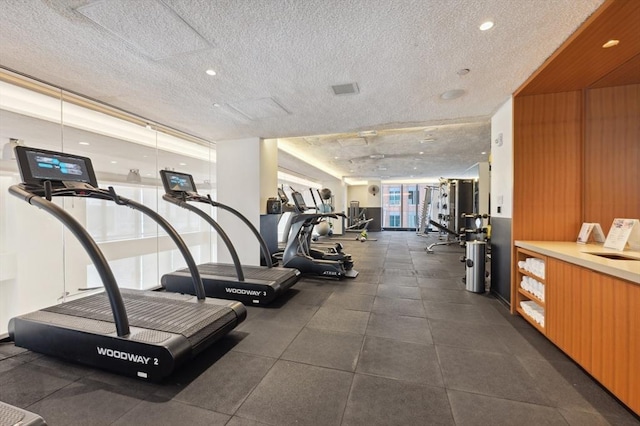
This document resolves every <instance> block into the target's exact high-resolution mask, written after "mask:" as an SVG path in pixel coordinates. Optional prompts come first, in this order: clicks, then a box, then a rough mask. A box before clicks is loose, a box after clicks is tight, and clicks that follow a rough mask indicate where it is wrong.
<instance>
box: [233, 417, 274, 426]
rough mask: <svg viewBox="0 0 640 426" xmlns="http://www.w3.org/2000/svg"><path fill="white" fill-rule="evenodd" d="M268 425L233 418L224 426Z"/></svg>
mask: <svg viewBox="0 0 640 426" xmlns="http://www.w3.org/2000/svg"><path fill="white" fill-rule="evenodd" d="M264 425H267V426H268V423H260V422H258V421H255V420H250V419H243V418H242V417H238V416H233V417H231V420H229V422H228V423H227V424H226V425H225V426H264Z"/></svg>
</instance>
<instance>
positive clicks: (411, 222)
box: [407, 212, 418, 228]
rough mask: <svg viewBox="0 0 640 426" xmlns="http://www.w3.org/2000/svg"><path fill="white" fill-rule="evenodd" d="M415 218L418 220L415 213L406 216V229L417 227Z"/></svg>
mask: <svg viewBox="0 0 640 426" xmlns="http://www.w3.org/2000/svg"><path fill="white" fill-rule="evenodd" d="M417 218H418V216H417V215H416V214H415V213H413V212H410V213H409V215H408V219H407V227H408V228H417V227H418V222H417Z"/></svg>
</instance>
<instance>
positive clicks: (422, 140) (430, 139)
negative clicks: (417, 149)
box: [420, 138, 435, 143]
mask: <svg viewBox="0 0 640 426" xmlns="http://www.w3.org/2000/svg"><path fill="white" fill-rule="evenodd" d="M434 141H435V139H433V138H429V139H420V143H425V142H434Z"/></svg>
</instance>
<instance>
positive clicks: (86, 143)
mask: <svg viewBox="0 0 640 426" xmlns="http://www.w3.org/2000/svg"><path fill="white" fill-rule="evenodd" d="M78 145H91V144H90V143H89V142H78Z"/></svg>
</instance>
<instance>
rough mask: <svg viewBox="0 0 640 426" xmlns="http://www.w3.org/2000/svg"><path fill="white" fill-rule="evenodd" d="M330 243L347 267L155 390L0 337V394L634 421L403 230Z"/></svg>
mask: <svg viewBox="0 0 640 426" xmlns="http://www.w3.org/2000/svg"><path fill="white" fill-rule="evenodd" d="M371 237H372V238H377V239H378V241H367V242H365V243H359V242H356V241H348V242H343V244H345V246H346V248H347V251H349V252H351V254H352V255H353V257H354V259H355V261H356V269H357V270H359V271H360V276H359V277H358V278H356V279H355V280H346V281H327V280H321V279H312V278H304V279H302V280H301V281H300V282H298V283H297V284H296V286H295V287H293V288H292V289H291V290H290V291H289V292H288V293H287V294H286V295H285V297H283V299H282V300H281V301H278V302H277V304H276V305H275V306H272V307H270V308H255V307H249V308H248V310H249V316H248V319H247V321H245V322H244V323H243V324H242V325H241V326H240V327H238V328H237V329H236V330H235V331H234V332H232V333H231V334H230V335H228V336H227V337H225V338H224V339H222V340H221V341H220V342H218V344H217V345H215V346H214V347H212V348H211V349H209V350H207V351H206V352H204V353H203V354H201V355H200V356H199V357H198V358H196V359H195V360H194V361H193V362H192V363H191V364H189V365H187V366H185V367H184V368H182V369H181V370H179V371H178V372H176V374H174V375H173V376H172V377H170V378H169V379H168V380H166V381H165V382H164V383H162V384H152V383H146V382H143V381H139V380H134V379H129V378H125V377H121V376H117V375H114V374H111V373H107V372H102V371H97V370H92V369H89V368H86V367H83V366H79V365H73V364H69V363H66V362H63V361H60V360H57V359H53V358H50V357H46V356H41V355H39V354H35V353H31V352H28V351H24V350H22V349H20V348H16V347H15V346H13V344H11V343H2V344H0V400H1V401H5V402H7V403H10V404H13V405H16V406H19V407H22V408H25V409H28V410H29V411H32V412H35V413H38V414H40V415H41V416H42V417H44V418H45V420H46V421H47V422H48V424H49V425H52V426H55V425H65V426H70V425H182V424H190V425H229V426H249V425H294V424H295V425H345V426H346V425H367V426H373V425H454V424H455V425H482V426H484V425H580V426H583V425H608V424H610V425H638V424H640V421H638V419H637V418H635V417H634V416H632V415H631V414H630V413H629V412H628V411H627V410H625V408H624V407H623V406H621V405H620V404H619V403H618V402H617V401H616V400H615V399H614V398H612V397H611V396H610V395H609V394H608V393H607V392H606V391H604V390H603V389H602V388H601V387H600V386H599V385H598V384H597V383H596V382H594V381H593V380H592V379H591V378H590V377H589V376H588V375H586V374H585V373H584V372H583V371H582V370H581V369H580V368H579V367H577V366H576V365H575V364H574V363H573V362H572V361H571V360H569V359H568V358H567V357H566V356H565V355H564V354H563V353H562V352H560V351H559V350H558V349H557V348H556V347H555V346H553V345H552V344H551V343H549V342H548V341H547V340H546V339H545V338H544V337H542V336H541V335H540V334H539V333H538V332H537V331H536V330H534V329H533V328H532V327H531V326H529V325H528V324H527V323H525V322H524V321H523V320H522V319H521V318H517V317H511V316H510V315H509V313H508V311H507V309H506V308H505V307H504V306H503V305H502V304H501V303H499V302H498V301H497V300H496V299H495V298H493V297H492V296H490V295H489V294H486V295H478V294H473V293H469V292H467V291H466V290H465V289H464V285H463V283H462V281H461V276H462V274H463V269H464V268H463V265H462V264H461V263H460V262H459V257H460V255H462V254H463V251H462V249H461V248H460V247H457V246H438V247H436V249H435V251H436V253H435V254H431V255H429V254H427V253H426V252H425V250H424V248H425V247H426V246H427V245H428V243H429V242H430V238H435V237H430V238H421V237H418V236H416V235H415V234H414V233H412V232H384V233H379V234H375V235H373V234H372V235H371Z"/></svg>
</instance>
